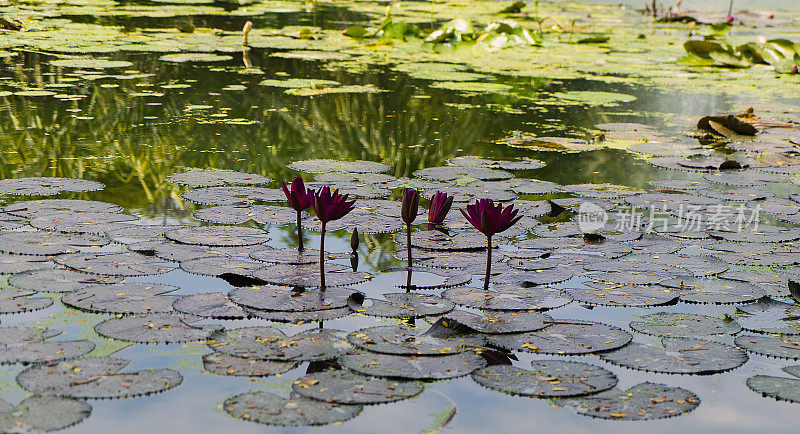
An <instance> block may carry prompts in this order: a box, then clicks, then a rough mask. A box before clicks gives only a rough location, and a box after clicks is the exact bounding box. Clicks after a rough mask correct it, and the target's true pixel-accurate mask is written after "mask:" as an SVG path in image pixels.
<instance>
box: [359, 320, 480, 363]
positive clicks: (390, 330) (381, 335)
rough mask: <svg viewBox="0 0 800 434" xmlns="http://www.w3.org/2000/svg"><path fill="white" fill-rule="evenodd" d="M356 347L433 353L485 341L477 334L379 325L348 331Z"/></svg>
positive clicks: (453, 351) (396, 352)
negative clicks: (440, 333)
mask: <svg viewBox="0 0 800 434" xmlns="http://www.w3.org/2000/svg"><path fill="white" fill-rule="evenodd" d="M347 340H348V341H349V342H350V343H351V344H353V345H355V346H356V347H359V348H363V349H365V350H367V351H372V352H374V353H381V354H403V355H416V356H425V355H427V356H434V355H442V354H455V353H460V352H463V351H467V350H468V349H469V348H470V347H476V346H480V345H481V344H483V339H481V338H479V337H477V336H475V335H455V336H450V337H445V338H439V337H433V336H429V335H425V334H417V332H416V331H415V330H414V329H413V328H410V327H405V326H377V327H367V328H363V329H360V330H356V331H354V332H352V333H350V334H349V335H347Z"/></svg>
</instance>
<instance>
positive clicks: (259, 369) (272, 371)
mask: <svg viewBox="0 0 800 434" xmlns="http://www.w3.org/2000/svg"><path fill="white" fill-rule="evenodd" d="M297 365H298V363H297V362H278V361H275V360H257V359H250V358H245V357H236V356H231V355H228V354H222V353H211V354H206V355H205V356H203V367H204V368H205V370H206V371H208V372H211V373H214V374H217V375H229V376H235V377H267V376H270V375H278V374H283V373H284V372H288V371H291V370H292V369H294V368H296V367H297Z"/></svg>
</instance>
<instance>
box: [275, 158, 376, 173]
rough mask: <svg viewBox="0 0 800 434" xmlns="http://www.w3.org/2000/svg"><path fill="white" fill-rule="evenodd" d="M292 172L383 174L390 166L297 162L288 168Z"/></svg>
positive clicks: (344, 162) (369, 163)
mask: <svg viewBox="0 0 800 434" xmlns="http://www.w3.org/2000/svg"><path fill="white" fill-rule="evenodd" d="M288 167H289V168H290V169H292V170H298V171H300V172H308V173H325V172H347V173H383V172H387V171H388V170H389V166H387V165H385V164H383V163H377V162H374V161H363V160H355V161H339V160H304V161H295V162H294V163H292V164H289V166H288Z"/></svg>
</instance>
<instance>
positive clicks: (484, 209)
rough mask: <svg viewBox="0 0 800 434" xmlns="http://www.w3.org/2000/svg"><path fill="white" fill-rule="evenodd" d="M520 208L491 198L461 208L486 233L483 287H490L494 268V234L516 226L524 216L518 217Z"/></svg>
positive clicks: (468, 218)
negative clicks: (490, 278) (504, 204)
mask: <svg viewBox="0 0 800 434" xmlns="http://www.w3.org/2000/svg"><path fill="white" fill-rule="evenodd" d="M518 213H519V210H517V209H514V205H509V206H507V207H503V205H501V204H497V205H495V204H494V202H493V201H492V200H491V199H479V200H476V201H475V203H473V204H472V205H467V209H466V211H465V210H463V209H462V210H461V214H463V215H464V218H466V219H467V221H468V222H470V223H472V226H475V229H477V230H479V231H481V233H483V234H484V235H486V276H485V278H484V280H483V289H489V275H490V273H491V270H492V236H493V235H494V234H498V233H500V232H503V231H505V230H506V229H508V228H510V227H511V226H514V224H515V223H516V222H518V221H519V220H520V219H521V218H522V216H519V217H517V214H518Z"/></svg>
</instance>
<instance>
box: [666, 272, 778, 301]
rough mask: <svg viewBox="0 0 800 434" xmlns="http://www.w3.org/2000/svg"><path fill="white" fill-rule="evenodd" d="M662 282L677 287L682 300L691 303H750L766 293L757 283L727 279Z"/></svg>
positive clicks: (669, 286)
mask: <svg viewBox="0 0 800 434" xmlns="http://www.w3.org/2000/svg"><path fill="white" fill-rule="evenodd" d="M660 284H661V285H662V286H666V287H668V288H675V290H676V291H677V292H678V294H680V297H681V300H682V301H685V302H689V303H713V304H735V303H749V302H754V301H756V300H758V299H759V298H761V297H763V296H764V295H766V294H765V293H764V290H763V289H761V288H759V287H758V286H756V285H753V284H751V283H747V282H738V281H735V280H727V279H715V278H710V279H700V278H694V277H676V278H673V279H667V280H663V281H661V282H660Z"/></svg>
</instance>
